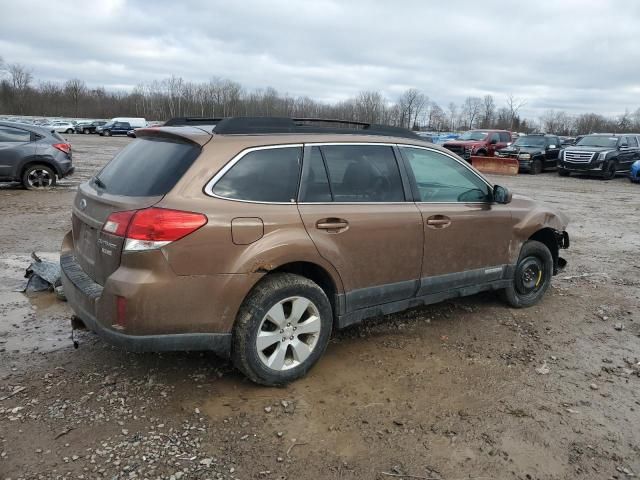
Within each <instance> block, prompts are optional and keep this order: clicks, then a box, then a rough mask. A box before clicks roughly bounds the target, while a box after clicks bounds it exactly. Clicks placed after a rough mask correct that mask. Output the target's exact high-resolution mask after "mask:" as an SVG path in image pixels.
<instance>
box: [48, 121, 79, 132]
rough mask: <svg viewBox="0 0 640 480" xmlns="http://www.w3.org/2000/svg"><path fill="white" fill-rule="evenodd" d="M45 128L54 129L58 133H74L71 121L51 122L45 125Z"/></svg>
mask: <svg viewBox="0 0 640 480" xmlns="http://www.w3.org/2000/svg"><path fill="white" fill-rule="evenodd" d="M46 127H47V128H51V130H55V131H56V132H58V133H67V134H69V133H74V132H75V131H76V130H75V125H74V124H73V123H71V122H52V123H51V124H50V125H46Z"/></svg>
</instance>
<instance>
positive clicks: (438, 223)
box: [427, 215, 451, 228]
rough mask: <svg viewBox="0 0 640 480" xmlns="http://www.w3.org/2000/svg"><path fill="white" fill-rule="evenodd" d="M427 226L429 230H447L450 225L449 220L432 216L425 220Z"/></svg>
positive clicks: (440, 216) (439, 216)
mask: <svg viewBox="0 0 640 480" xmlns="http://www.w3.org/2000/svg"><path fill="white" fill-rule="evenodd" d="M427 225H428V226H429V227H431V228H447V227H448V226H449V225H451V219H450V218H449V217H447V216H445V215H432V216H431V217H429V218H427Z"/></svg>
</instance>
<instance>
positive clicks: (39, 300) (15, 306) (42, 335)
mask: <svg viewBox="0 0 640 480" xmlns="http://www.w3.org/2000/svg"><path fill="white" fill-rule="evenodd" d="M38 255H39V256H40V257H41V258H43V259H46V260H53V261H55V260H57V258H58V254H56V253H44V254H42V253H38ZM31 261H32V260H31V257H30V256H29V255H11V256H4V257H0V271H2V272H3V275H2V277H1V278H0V353H5V352H6V353H13V354H28V353H35V352H50V351H53V350H57V349H59V348H63V347H68V346H69V345H71V341H70V340H69V332H70V326H69V318H70V316H71V310H70V308H69V307H68V305H67V304H66V303H64V302H61V301H59V300H58V299H57V298H56V296H55V295H54V294H53V293H52V292H40V293H30V294H29V295H26V294H24V293H21V292H16V291H15V290H16V289H19V288H21V287H22V286H23V285H24V283H25V281H26V279H25V278H24V272H25V269H26V268H27V267H28V266H29V264H30V263H31Z"/></svg>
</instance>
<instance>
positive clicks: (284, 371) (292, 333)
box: [231, 273, 333, 386]
mask: <svg viewBox="0 0 640 480" xmlns="http://www.w3.org/2000/svg"><path fill="white" fill-rule="evenodd" d="M332 326H333V312H332V309H331V304H330V302H329V299H328V298H327V295H326V294H325V292H324V291H323V290H322V289H321V288H320V287H319V286H318V285H317V284H316V283H314V282H312V281H311V280H309V279H308V278H305V277H302V276H299V275H294V274H290V273H273V274H270V275H267V276H266V277H265V278H263V279H262V280H261V281H260V282H259V283H258V285H256V286H255V287H254V288H253V290H252V291H251V292H250V293H249V295H248V296H247V298H245V300H244V302H243V303H242V306H241V307H240V311H239V313H238V316H237V318H236V323H235V326H234V330H233V345H232V351H231V357H232V359H233V362H234V364H235V365H236V367H237V368H238V369H239V370H240V371H241V372H242V373H244V374H245V375H246V376H247V377H248V378H249V379H250V380H252V381H254V382H256V383H259V384H262V385H268V386H279V385H286V384H288V383H290V382H292V381H294V380H297V379H298V378H301V377H303V376H304V375H306V373H307V372H308V371H309V369H310V368H311V367H312V366H313V365H314V364H315V363H316V362H317V361H318V359H319V358H320V356H321V355H322V354H323V353H324V351H325V349H326V348H327V344H328V343H329V337H330V335H331V329H332Z"/></svg>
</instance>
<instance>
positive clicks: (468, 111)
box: [462, 97, 482, 129]
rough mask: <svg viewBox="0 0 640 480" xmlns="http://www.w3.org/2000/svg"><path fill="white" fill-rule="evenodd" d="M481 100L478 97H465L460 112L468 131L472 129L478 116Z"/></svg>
mask: <svg viewBox="0 0 640 480" xmlns="http://www.w3.org/2000/svg"><path fill="white" fill-rule="evenodd" d="M481 107H482V100H481V99H480V98H479V97H467V98H465V100H464V103H463V104H462V112H463V115H464V117H465V120H466V122H467V127H468V128H469V129H471V128H473V125H474V123H475V121H476V120H477V118H478V115H479V114H480V109H481Z"/></svg>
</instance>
